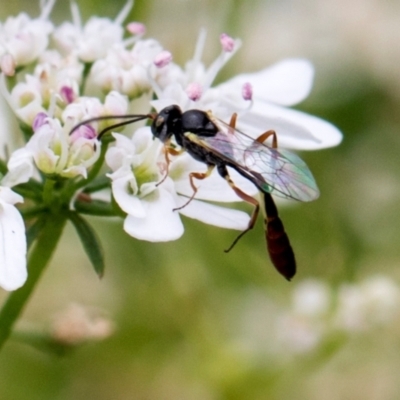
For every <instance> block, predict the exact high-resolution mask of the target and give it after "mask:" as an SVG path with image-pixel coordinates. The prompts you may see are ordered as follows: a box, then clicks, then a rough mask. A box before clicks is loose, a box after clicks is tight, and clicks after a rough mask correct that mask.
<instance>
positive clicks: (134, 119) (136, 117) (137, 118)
mask: <svg viewBox="0 0 400 400" xmlns="http://www.w3.org/2000/svg"><path fill="white" fill-rule="evenodd" d="M146 118H150V119H154V116H153V114H125V115H102V116H101V117H93V118H89V119H86V120H84V121H82V122H79V124H76V125H75V126H74V127H73V128H72V129H71V130H70V131H69V136H71V135H72V134H73V133H74V132H75V131H76V130H77V129H79V128H80V127H81V126H83V125H87V124H90V123H92V122H98V121H107V120H109V119H117V120H118V119H125V120H129V121H124V122H121V123H118V124H115V125H111V126H110V127H108V128H106V129H104V130H103V131H101V132H100V134H99V135H98V137H99V136H102V135H103V134H104V133H105V132H106V131H107V130H110V129H113V128H116V127H118V126H123V125H128V124H131V123H134V122H137V121H141V120H143V119H146Z"/></svg>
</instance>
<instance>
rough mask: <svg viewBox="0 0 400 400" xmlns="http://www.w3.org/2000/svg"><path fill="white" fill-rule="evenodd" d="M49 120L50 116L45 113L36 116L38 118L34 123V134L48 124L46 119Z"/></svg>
mask: <svg viewBox="0 0 400 400" xmlns="http://www.w3.org/2000/svg"><path fill="white" fill-rule="evenodd" d="M47 118H48V115H47V114H46V113H44V112H40V113H37V114H36V117H35V118H34V120H33V123H32V129H33V131H34V132H36V131H37V130H38V129H39V128H40V127H41V126H43V125H44V124H46V123H47V121H46V119H47Z"/></svg>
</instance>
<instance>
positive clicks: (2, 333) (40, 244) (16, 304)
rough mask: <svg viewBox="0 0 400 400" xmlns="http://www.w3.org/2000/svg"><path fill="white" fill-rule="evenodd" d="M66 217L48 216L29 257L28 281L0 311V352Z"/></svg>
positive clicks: (10, 297) (44, 265)
mask: <svg viewBox="0 0 400 400" xmlns="http://www.w3.org/2000/svg"><path fill="white" fill-rule="evenodd" d="M65 222H66V216H65V215H63V214H61V213H60V214H56V215H54V214H48V215H47V217H46V218H45V223H44V226H43V228H42V230H41V233H40V235H39V237H38V238H37V241H36V244H35V246H34V248H33V249H32V251H31V252H30V255H29V262H28V280H27V281H26V282H25V285H24V286H22V288H20V289H18V290H16V291H15V292H12V293H11V294H10V295H9V297H8V299H7V300H6V302H5V303H4V305H3V308H2V309H1V311H0V350H1V348H2V346H3V345H4V343H5V342H6V340H7V339H8V337H9V336H10V334H11V330H12V328H13V325H14V324H15V322H16V321H17V318H18V317H19V315H20V314H21V312H22V310H23V309H24V307H25V304H26V302H27V300H28V299H29V297H30V295H31V294H32V292H33V290H34V288H35V286H36V284H37V282H38V280H39V278H40V276H41V274H42V272H43V271H44V269H45V267H46V266H47V264H48V263H49V261H50V259H51V256H52V255H53V252H54V250H55V249H56V247H57V244H58V241H59V239H60V237H61V234H62V231H63V228H64V225H65Z"/></svg>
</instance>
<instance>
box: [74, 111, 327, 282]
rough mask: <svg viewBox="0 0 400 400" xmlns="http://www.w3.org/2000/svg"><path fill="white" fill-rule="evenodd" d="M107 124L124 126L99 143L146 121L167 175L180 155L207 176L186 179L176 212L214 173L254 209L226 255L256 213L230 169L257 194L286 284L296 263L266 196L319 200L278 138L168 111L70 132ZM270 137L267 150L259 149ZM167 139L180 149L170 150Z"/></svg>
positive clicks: (198, 174)
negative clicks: (186, 192)
mask: <svg viewBox="0 0 400 400" xmlns="http://www.w3.org/2000/svg"><path fill="white" fill-rule="evenodd" d="M107 119H108V120H109V119H120V120H121V119H123V120H124V121H122V122H120V123H118V124H114V125H112V126H109V127H107V128H105V129H103V130H102V131H101V132H100V133H99V134H98V138H99V139H101V137H102V136H103V135H104V133H106V132H108V131H110V130H112V129H115V128H117V127H119V126H123V125H126V124H130V123H133V122H137V121H140V120H143V119H151V120H152V124H151V131H152V133H153V136H154V137H155V138H157V139H159V140H161V142H163V143H164V146H165V157H166V162H167V174H168V165H169V163H170V159H169V155H178V154H180V153H181V152H183V151H186V152H188V153H189V154H190V155H191V156H192V157H193V158H195V159H196V160H198V161H200V162H202V163H205V164H206V165H207V170H206V172H192V173H190V174H189V179H190V185H191V187H192V189H193V194H192V196H191V197H190V198H189V200H188V201H187V202H186V203H185V204H184V205H183V206H181V207H180V208H183V207H185V206H186V205H187V204H189V202H190V201H191V200H192V199H193V198H194V197H195V195H196V192H197V187H196V185H195V183H194V180H195V179H197V180H202V179H205V178H207V177H208V176H210V174H211V172H212V171H213V170H214V169H215V168H217V171H218V173H219V175H220V176H221V177H222V178H224V179H225V180H226V181H227V182H228V184H229V186H230V187H231V188H232V189H233V190H234V192H235V193H236V194H237V195H238V196H239V197H240V198H241V199H242V200H244V201H246V202H248V203H250V204H252V205H253V207H254V209H253V213H252V215H251V218H250V222H249V224H248V227H247V229H245V230H244V231H243V232H241V233H240V234H239V236H238V237H237V238H236V239H235V240H234V242H233V243H232V245H231V246H230V247H229V248H228V249H227V250H225V251H226V252H228V251H230V250H231V249H232V248H233V247H234V245H235V244H236V243H237V242H238V240H239V239H240V238H241V237H242V236H243V235H244V234H245V233H246V232H248V231H249V230H251V229H252V228H253V227H254V224H255V222H256V220H257V216H258V214H259V210H260V202H259V201H258V200H257V199H255V198H254V197H252V196H250V195H248V194H246V193H245V192H243V191H242V190H241V189H240V188H239V187H237V186H236V185H235V183H234V182H233V181H232V179H231V177H230V176H229V172H228V169H227V167H231V168H233V169H235V170H236V171H237V172H238V173H239V174H240V175H242V176H243V177H244V178H246V179H248V180H250V181H251V182H252V183H253V184H254V185H255V186H256V187H257V188H258V189H259V191H260V192H261V198H262V205H261V206H262V210H263V213H264V223H265V237H266V241H267V248H268V253H269V256H270V259H271V261H272V263H273V265H274V266H275V268H276V269H277V270H278V272H280V273H281V274H282V275H283V276H284V277H285V278H286V279H288V280H290V279H291V278H292V277H293V276H294V275H295V273H296V261H295V256H294V253H293V249H292V247H291V245H290V242H289V238H288V236H287V234H286V232H285V230H284V227H283V224H282V221H281V219H280V218H279V215H278V210H277V208H276V205H275V202H274V200H273V198H272V196H271V194H274V195H276V196H279V197H283V198H289V199H294V200H299V201H311V200H314V199H316V198H317V197H318V195H319V191H318V188H317V185H316V183H315V180H314V178H313V176H312V174H311V172H310V170H309V169H308V167H307V165H306V164H305V163H304V161H302V160H301V159H300V158H299V157H298V156H297V155H295V154H293V153H291V152H290V151H287V150H278V148H277V147H278V146H277V136H276V133H275V132H274V131H273V130H269V131H267V132H265V133H263V134H262V135H260V136H259V137H258V138H257V139H253V138H251V137H250V136H248V135H246V134H245V133H243V132H241V131H239V130H237V129H236V114H234V115H233V116H232V118H231V121H230V122H229V124H227V123H225V122H223V121H221V120H219V119H217V118H215V117H214V116H213V115H212V114H211V113H210V112H204V111H201V110H189V111H185V112H182V111H181V109H180V108H179V106H177V105H171V106H168V107H165V108H164V109H162V110H161V111H160V112H159V113H158V114H157V113H156V114H146V115H122V116H103V117H97V118H92V119H89V120H86V121H83V122H81V123H80V124H78V125H76V126H75V127H74V128H73V131H74V130H76V129H77V128H78V127H79V126H81V125H84V124H88V123H90V122H94V121H100V120H107ZM270 137H271V138H272V146H268V145H266V144H265V143H264V142H265V141H266V140H267V139H268V138H270ZM172 139H174V140H175V142H176V144H177V145H178V146H179V148H177V147H176V146H175V145H173V143H172ZM167 174H166V175H165V177H166V176H167ZM164 179H165V178H164ZM161 182H162V181H161ZM161 182H160V183H161Z"/></svg>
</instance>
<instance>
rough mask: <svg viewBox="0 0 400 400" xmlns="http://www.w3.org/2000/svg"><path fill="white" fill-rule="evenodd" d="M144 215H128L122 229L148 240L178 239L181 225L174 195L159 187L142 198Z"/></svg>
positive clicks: (181, 229)
mask: <svg viewBox="0 0 400 400" xmlns="http://www.w3.org/2000/svg"><path fill="white" fill-rule="evenodd" d="M142 204H143V207H144V209H145V213H146V216H145V217H144V218H135V217H133V216H131V215H128V216H127V217H126V219H125V222H124V230H125V232H127V233H128V234H129V235H131V236H133V237H135V238H137V239H141V240H148V241H150V242H166V241H170V240H176V239H179V238H180V237H181V236H182V234H183V225H182V222H181V220H180V217H179V213H178V212H177V211H172V210H173V209H174V208H175V207H176V202H175V199H174V196H173V195H172V194H171V193H169V192H167V191H166V190H162V189H161V188H160V189H159V190H157V191H155V192H153V193H152V194H151V195H150V196H147V197H145V198H144V199H142Z"/></svg>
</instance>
